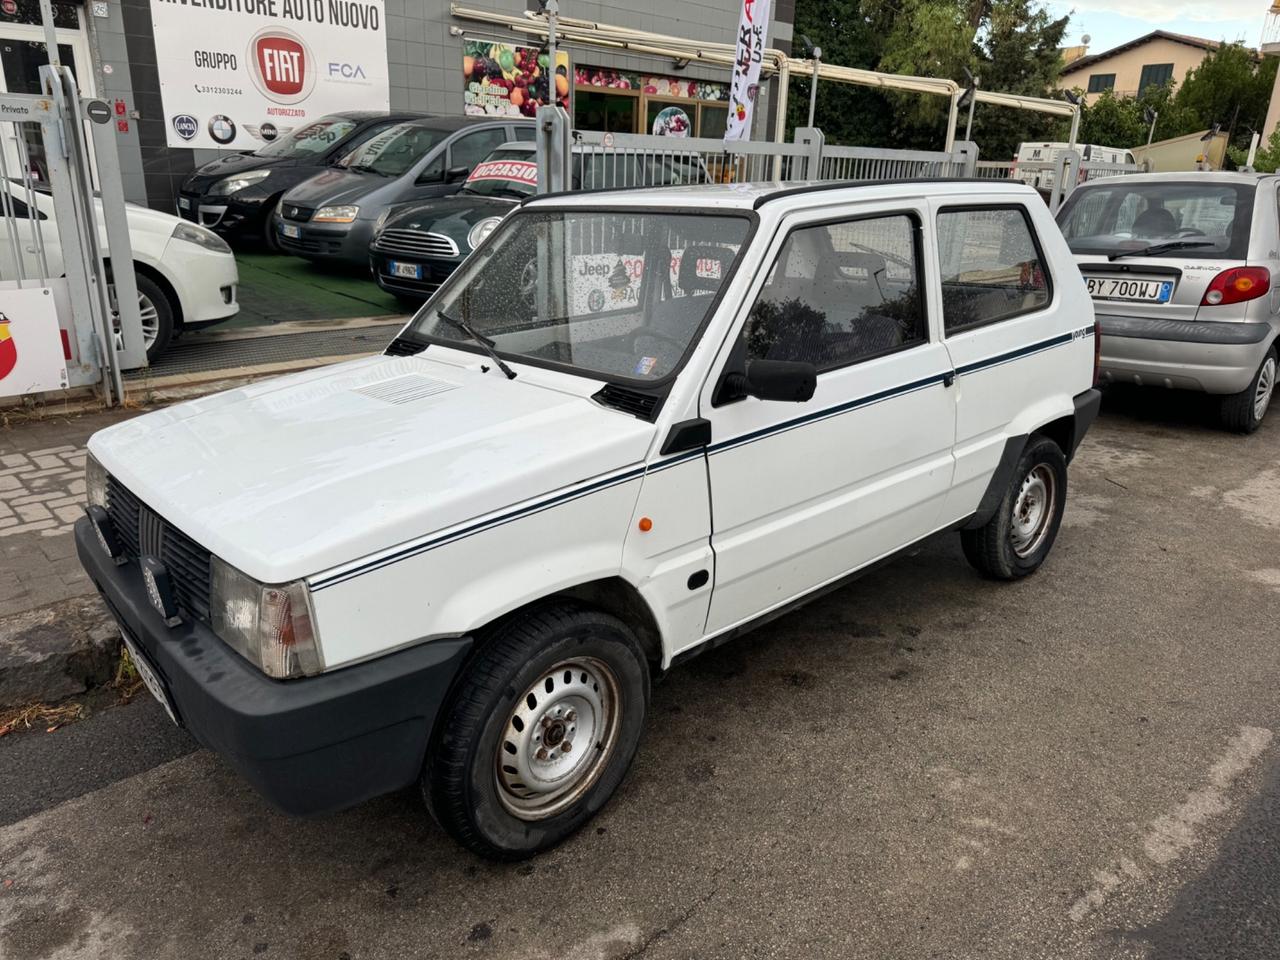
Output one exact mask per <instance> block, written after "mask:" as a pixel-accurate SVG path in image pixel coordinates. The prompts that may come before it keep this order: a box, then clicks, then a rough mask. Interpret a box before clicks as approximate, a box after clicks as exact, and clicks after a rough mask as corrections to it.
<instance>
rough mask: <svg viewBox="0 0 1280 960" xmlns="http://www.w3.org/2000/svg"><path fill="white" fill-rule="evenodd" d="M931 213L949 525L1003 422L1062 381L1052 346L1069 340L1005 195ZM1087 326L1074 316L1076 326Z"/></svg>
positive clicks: (975, 492)
mask: <svg viewBox="0 0 1280 960" xmlns="http://www.w3.org/2000/svg"><path fill="white" fill-rule="evenodd" d="M934 208H935V219H934V222H935V224H936V241H937V245H938V253H937V259H938V265H939V270H938V276H939V285H940V291H939V293H940V296H939V299H940V301H941V304H942V323H943V333H944V342H945V343H946V347H947V350H948V352H949V354H950V356H951V363H952V365H953V367H954V368H955V371H956V384H955V399H956V445H955V456H956V472H955V481H954V484H953V490H952V492H951V495H950V497H949V499H948V501H947V506H946V510H945V514H944V516H943V518H942V519H943V520H944V521H945V522H954V521H957V520H960V519H963V518H965V517H967V516H969V515H970V514H971V513H973V511H974V510H975V509H976V508H977V506H978V503H979V502H980V501H981V499H982V494H983V493H984V492H985V491H986V488H987V484H988V481H989V480H990V478H991V476H992V474H993V472H994V471H995V469H996V467H997V465H998V464H999V462H1000V457H1001V455H1002V454H1003V452H1004V447H1005V441H1006V440H1007V439H1008V438H1009V436H1010V432H1011V427H1010V424H1011V423H1012V421H1013V418H1014V417H1015V416H1017V415H1018V414H1020V413H1023V412H1024V411H1027V410H1029V409H1031V408H1033V407H1034V406H1035V405H1036V404H1037V403H1039V402H1042V401H1043V399H1044V397H1046V396H1048V395H1050V393H1051V392H1052V391H1051V388H1050V385H1051V384H1053V383H1054V382H1055V380H1056V379H1057V378H1060V377H1061V376H1062V375H1063V373H1062V369H1063V368H1062V365H1061V354H1060V353H1058V354H1055V353H1054V348H1055V347H1061V346H1064V345H1066V344H1068V343H1070V342H1071V341H1072V334H1071V332H1070V326H1071V324H1069V323H1068V322H1067V321H1066V320H1065V319H1063V318H1062V317H1061V316H1060V315H1059V313H1058V312H1057V308H1056V307H1055V305H1054V296H1053V277H1052V275H1051V273H1050V271H1049V267H1048V264H1047V262H1046V260H1045V257H1044V254H1043V252H1042V250H1041V246H1040V241H1039V238H1038V236H1037V232H1036V229H1035V226H1034V224H1033V222H1032V219H1031V217H1030V216H1029V213H1028V210H1027V209H1026V207H1024V206H1023V205H1022V204H1021V203H1017V202H1014V203H1010V202H1009V201H1008V198H1007V197H1006V198H1005V199H1004V200H1002V201H999V202H993V203H979V204H948V203H943V202H939V201H935V202H934ZM1050 229H1052V225H1051V224H1050ZM1092 322H1093V320H1092V317H1088V316H1082V317H1080V318H1079V320H1078V324H1077V326H1079V327H1084V326H1086V325H1091V324H1092Z"/></svg>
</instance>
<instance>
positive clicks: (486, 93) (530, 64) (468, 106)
mask: <svg viewBox="0 0 1280 960" xmlns="http://www.w3.org/2000/svg"><path fill="white" fill-rule="evenodd" d="M549 67H550V60H549V59H548V56H547V54H545V53H540V52H539V51H538V48H537V47H517V46H513V45H512V44H509V43H495V42H491V41H488V40H467V41H466V42H465V43H464V44H463V46H462V79H463V81H464V82H465V84H466V87H465V89H464V90H463V94H462V102H463V107H462V110H463V112H464V113H465V114H466V115H467V116H469V117H532V116H533V115H534V114H535V113H537V111H538V108H539V107H541V106H545V105H546V104H548V103H549V102H550V100H549V98H548V90H549V89H550V83H551V71H550V70H549ZM570 76H571V74H570V72H569V54H568V51H565V50H557V51H556V69H555V91H556V103H557V104H559V105H560V106H562V107H564V108H565V109H566V110H568V109H569V77H570Z"/></svg>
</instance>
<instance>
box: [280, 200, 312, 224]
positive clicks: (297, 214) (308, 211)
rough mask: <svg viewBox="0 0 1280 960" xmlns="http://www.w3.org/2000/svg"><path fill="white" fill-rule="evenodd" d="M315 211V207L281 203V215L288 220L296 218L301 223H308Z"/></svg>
mask: <svg viewBox="0 0 1280 960" xmlns="http://www.w3.org/2000/svg"><path fill="white" fill-rule="evenodd" d="M315 212H316V208H315V207H304V206H301V205H300V204H297V203H282V204H280V216H282V217H284V218H285V219H286V220H296V221H298V222H299V223H306V222H307V221H308V220H310V219H311V215H312V214H313V213H315Z"/></svg>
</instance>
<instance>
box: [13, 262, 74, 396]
mask: <svg viewBox="0 0 1280 960" xmlns="http://www.w3.org/2000/svg"><path fill="white" fill-rule="evenodd" d="M66 387H67V364H66V360H65V359H64V358H63V354H62V334H61V332H60V331H59V330H58V309H57V307H56V306H55V305H54V300H53V290H52V289H51V288H50V287H23V288H22V289H13V288H12V287H9V286H8V285H7V284H6V285H4V288H3V289H0V397H20V396H22V395H24V394H27V393H43V392H44V391H46V390H65V389H66Z"/></svg>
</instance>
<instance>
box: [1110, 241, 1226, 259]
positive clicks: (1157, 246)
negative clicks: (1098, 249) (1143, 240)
mask: <svg viewBox="0 0 1280 960" xmlns="http://www.w3.org/2000/svg"><path fill="white" fill-rule="evenodd" d="M1212 246H1213V241H1212V240H1166V241H1165V242H1164V243H1153V244H1151V246H1149V247H1142V248H1140V249H1138V250H1121V251H1120V252H1119V253H1113V254H1110V255H1109V256H1108V257H1107V259H1108V260H1119V259H1120V258H1121V257H1149V256H1151V255H1152V254H1153V253H1164V252H1165V251H1166V250H1190V249H1191V248H1192V247H1212Z"/></svg>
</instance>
